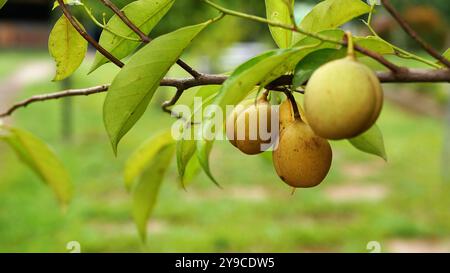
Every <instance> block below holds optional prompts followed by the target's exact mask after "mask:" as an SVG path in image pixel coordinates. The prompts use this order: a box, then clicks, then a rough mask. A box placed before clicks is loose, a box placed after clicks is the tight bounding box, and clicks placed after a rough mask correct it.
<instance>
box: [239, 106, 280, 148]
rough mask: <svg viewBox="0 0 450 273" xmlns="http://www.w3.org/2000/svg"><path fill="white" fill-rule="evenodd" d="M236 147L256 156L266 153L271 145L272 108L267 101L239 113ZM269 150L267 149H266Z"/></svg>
mask: <svg viewBox="0 0 450 273" xmlns="http://www.w3.org/2000/svg"><path fill="white" fill-rule="evenodd" d="M235 134H236V138H235V139H236V140H235V144H236V147H237V148H238V149H239V150H241V151H242V152H243V153H245V154H248V155H255V154H259V153H262V152H264V150H265V148H264V145H265V144H266V145H267V144H269V143H271V140H272V139H271V106H270V103H268V102H267V100H265V99H261V100H259V101H258V102H257V103H256V105H255V104H253V105H250V106H249V107H247V108H246V109H245V110H244V111H242V112H241V113H239V115H238V116H237V119H236V122H235ZM266 148H267V147H266Z"/></svg>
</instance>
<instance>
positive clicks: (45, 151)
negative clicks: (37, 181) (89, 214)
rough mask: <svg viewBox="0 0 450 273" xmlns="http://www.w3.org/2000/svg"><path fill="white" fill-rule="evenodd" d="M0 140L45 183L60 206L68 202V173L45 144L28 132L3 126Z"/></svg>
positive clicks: (69, 193)
mask: <svg viewBox="0 0 450 273" xmlns="http://www.w3.org/2000/svg"><path fill="white" fill-rule="evenodd" d="M0 140H3V141H5V142H6V143H8V144H9V146H10V147H11V148H12V149H13V150H14V151H15V152H16V154H17V155H18V156H19V158H20V159H21V160H22V162H23V163H24V164H26V165H27V166H28V167H29V168H30V169H31V170H32V171H33V172H35V173H36V174H37V175H38V176H39V177H40V178H41V179H42V180H43V181H44V182H45V183H47V185H48V186H49V187H50V188H51V189H52V190H53V192H54V193H55V195H56V197H57V198H58V200H59V203H60V204H61V205H62V206H66V205H67V204H68V203H69V201H70V199H71V197H72V192H73V187H72V183H71V180H70V177H69V174H68V173H67V171H66V169H65V168H64V166H63V164H62V163H61V161H60V160H59V159H58V158H57V157H56V155H55V154H54V153H53V151H52V150H51V149H50V148H49V147H48V146H47V144H45V143H44V142H42V141H41V140H40V139H38V138H37V137H35V136H34V135H32V134H31V133H30V132H27V131H24V130H20V129H17V128H9V127H3V126H0Z"/></svg>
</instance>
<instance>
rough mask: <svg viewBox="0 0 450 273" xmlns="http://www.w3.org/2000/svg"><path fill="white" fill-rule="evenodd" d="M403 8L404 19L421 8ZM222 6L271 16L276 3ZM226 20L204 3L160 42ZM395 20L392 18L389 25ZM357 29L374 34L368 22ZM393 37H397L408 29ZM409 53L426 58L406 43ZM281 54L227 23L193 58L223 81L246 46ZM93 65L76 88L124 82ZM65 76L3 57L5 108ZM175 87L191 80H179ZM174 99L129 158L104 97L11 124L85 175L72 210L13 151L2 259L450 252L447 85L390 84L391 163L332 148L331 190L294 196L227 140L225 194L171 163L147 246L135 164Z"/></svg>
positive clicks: (383, 123)
mask: <svg viewBox="0 0 450 273" xmlns="http://www.w3.org/2000/svg"><path fill="white" fill-rule="evenodd" d="M219 2H220V1H219ZM302 2H303V1H302ZM310 2H312V3H314V2H317V1H310ZM398 2H400V4H402V5H403V6H400V5H399V7H400V8H402V10H403V11H406V10H407V9H408V8H412V7H415V8H417V5H416V6H414V5H412V6H406V5H405V2H406V1H398ZM408 2H409V1H408ZM419 2H421V1H416V2H415V3H419ZM222 3H223V4H226V5H227V6H229V7H233V8H236V9H240V10H244V11H248V12H251V13H254V14H259V15H263V14H264V5H263V1H259V0H258V1H256V0H252V1H222ZM411 3H413V1H411ZM442 3H446V1H428V5H429V6H431V7H433V6H434V7H435V9H434V10H435V11H436V12H438V11H439V12H438V13H440V14H441V15H442V17H441V18H442V21H440V22H439V24H442V25H443V26H447V25H446V23H445V22H446V21H448V18H446V16H449V15H450V12H448V9H447V11H445V9H444V8H445V7H447V8H448V4H447V5H443V6H440V5H442ZM419 4H420V3H419ZM304 8H305V9H307V6H304ZM188 10H190V11H192V13H191V12H190V11H188ZM203 10H205V11H206V10H208V12H203ZM299 12H302V11H301V10H300V11H299ZM185 14H190V15H189V16H185ZM214 15H215V12H214V11H211V10H209V9H206V8H205V7H203V6H201V5H200V4H198V2H197V1H194V0H192V1H188V0H182V1H177V4H176V5H175V6H174V9H173V11H172V12H171V13H169V15H168V16H167V17H166V18H165V19H164V20H163V22H162V23H161V26H160V27H159V28H158V29H157V30H156V31H155V33H154V34H153V36H155V35H158V34H159V33H165V32H167V31H170V30H173V29H175V28H177V27H179V26H182V25H185V24H190V23H194V22H199V21H202V20H203V19H205V18H208V17H210V16H214ZM383 16H384V14H383V13H381V12H380V14H377V16H376V18H382V17H383ZM1 18H2V12H1V11H0V20H1ZM380 20H381V19H380ZM12 22H13V21H10V20H8V21H0V41H2V39H1V37H4V35H3V36H2V33H4V32H5V29H4V27H5V24H13V23H12ZM230 26H231V28H232V29H233V31H229V28H230ZM382 26H384V25H382ZM2 27H3V28H2ZM351 27H353V28H356V29H358V30H360V31H361V33H364V30H363V29H360V28H359V27H360V24H356V25H353V26H351ZM48 29H50V26H49V25H48ZM444 29H448V27H444ZM381 30H383V31H385V35H393V33H396V32H397V31H398V27H396V26H395V28H393V30H391V29H389V28H387V29H383V28H382V29H381ZM47 34H48V33H47ZM439 35H440V36H439ZM439 35H437V36H436V37H437V38H436V39H437V41H436V42H434V44H435V45H436V46H439V43H442V46H441V47H442V48H440V49H441V50H442V49H443V48H444V47H445V44H446V42H447V41H448V39H447V40H446V38H445V37H444V38H443V41H441V40H440V38H442V37H441V36H442V35H441V34H439ZM394 36H395V35H394ZM237 42H241V43H240V44H239V46H236V43H237ZM242 42H245V43H244V44H243V43H242ZM398 42H399V43H403V44H404V46H407V47H410V48H412V49H414V48H415V47H414V45H413V44H410V43H408V42H406V41H405V40H403V39H399V40H398ZM255 44H257V45H258V46H257V47H255V46H254V45H255ZM447 45H448V43H447ZM270 47H273V43H272V41H271V40H270V34H269V31H268V30H267V29H266V27H265V26H261V25H258V24H255V23H251V22H247V21H243V20H239V19H232V18H226V19H225V20H223V21H221V22H220V23H218V24H215V25H214V26H212V27H211V28H210V29H208V31H207V32H206V33H203V34H202V35H201V36H200V37H199V38H198V39H197V40H196V41H195V42H194V44H193V45H192V46H191V48H190V50H189V52H188V53H187V54H186V55H185V56H184V57H183V58H184V59H185V60H187V61H188V62H189V63H191V64H193V65H194V66H197V67H200V68H201V69H204V71H206V70H211V71H214V72H223V71H225V70H226V69H227V68H226V67H227V65H229V64H228V63H227V62H226V61H224V57H223V56H224V55H225V56H226V57H229V58H231V57H233V54H234V53H236V52H242V48H244V49H247V51H250V52H253V51H257V50H259V49H261V50H262V49H264V48H270ZM255 48H256V49H255ZM230 49H231V50H230ZM247 51H245V50H244V52H245V53H247ZM224 52H226V53H224ZM255 54H257V52H255ZM418 54H422V53H421V52H420V51H418ZM243 55H245V54H243ZM245 56H246V55H245ZM248 57H251V56H248ZM91 61H92V54H91V55H90V57H89V58H88V59H87V60H86V61H85V62H84V64H83V66H82V67H81V69H80V70H79V71H78V72H77V73H76V74H75V75H74V76H73V78H72V79H71V83H70V86H71V87H73V88H83V87H88V86H92V85H97V84H103V83H108V82H110V81H111V79H112V78H113V77H114V75H115V74H116V73H117V72H118V70H117V69H116V68H114V67H113V66H112V65H106V66H104V67H102V68H101V69H99V70H98V71H96V72H94V73H93V74H91V75H89V76H86V73H87V71H88V68H89V66H90V64H91ZM393 61H396V62H398V63H400V64H406V65H410V66H414V67H421V65H420V64H417V63H414V62H412V61H408V62H406V61H403V60H400V59H393ZM368 63H369V64H371V65H373V67H374V68H379V67H378V66H377V65H376V64H374V63H372V62H368ZM53 69H54V68H53V63H52V60H51V58H50V56H49V55H48V53H47V52H46V50H45V48H35V49H30V48H29V46H20V47H16V48H14V49H13V48H11V47H7V46H3V47H2V48H1V49H0V110H4V109H5V108H6V107H7V106H9V105H11V104H12V103H13V102H15V101H18V100H20V99H24V98H27V97H29V96H31V95H34V94H40V93H47V92H53V91H58V90H61V89H62V88H64V86H62V85H61V83H52V82H51V79H52V77H53V73H54V70H53ZM170 75H171V76H184V75H185V74H183V73H182V72H181V71H180V70H179V69H178V68H174V69H173V70H172V71H171V72H170ZM173 92H174V91H173V90H170V89H163V88H161V89H160V90H159V91H158V93H157V95H156V96H155V99H154V101H153V102H152V104H151V106H150V107H149V109H148V111H147V112H146V114H145V115H144V117H143V118H142V120H141V121H140V122H139V123H138V124H137V126H136V127H135V128H134V129H133V130H132V131H131V132H130V133H129V134H128V135H127V136H126V137H125V139H124V141H123V142H122V144H121V146H120V151H119V156H118V158H115V157H114V156H113V153H112V151H111V148H110V144H109V141H108V138H107V135H106V133H105V131H104V127H103V122H102V102H103V100H104V94H99V95H93V96H90V97H77V98H73V99H72V100H71V103H70V102H67V100H66V101H65V102H64V101H49V102H45V103H37V104H34V105H32V106H30V107H28V108H26V109H21V110H19V111H17V112H16V113H15V114H14V115H13V117H12V118H11V119H8V120H7V121H8V122H9V123H11V124H14V125H15V126H18V127H21V128H25V129H27V130H29V131H31V132H33V133H34V134H36V135H38V136H40V137H41V138H42V139H44V140H45V141H46V142H47V143H50V144H51V145H52V146H53V147H54V149H55V151H56V152H57V154H58V155H59V156H60V157H61V158H62V160H63V162H64V163H65V164H66V166H67V168H68V170H69V172H70V173H71V175H72V177H73V180H74V183H75V186H76V194H75V198H74V200H73V202H72V204H71V205H70V207H69V208H68V210H67V211H66V212H65V213H64V212H62V211H61V210H60V209H59V207H58V206H57V203H56V201H55V199H54V196H53V195H52V193H51V192H50V191H49V189H48V188H47V187H46V186H45V185H44V184H43V183H42V182H41V181H40V180H39V179H38V178H37V177H36V176H35V175H34V174H33V173H31V172H30V171H29V170H28V169H27V168H26V167H25V166H24V165H22V164H21V163H20V162H19V160H18V159H17V157H16V156H15V155H14V153H13V152H12V151H11V150H10V149H9V148H8V147H7V146H6V145H4V144H2V143H0V252H67V251H68V250H67V249H66V244H67V243H68V242H70V241H78V242H80V244H81V251H82V252H141V251H144V252H210V251H217V252H232V251H238V252H331V251H333V252H334V251H337V252H368V251H369V250H368V249H367V248H366V246H367V244H368V243H369V242H370V241H377V242H379V243H380V245H381V250H382V251H384V252H388V251H392V252H414V251H433V252H435V251H437V252H448V251H450V217H449V216H450V215H449V208H450V198H448V196H449V194H450V176H449V167H450V162H449V150H450V148H449V147H448V146H449V144H448V143H449V142H450V129H449V118H448V116H449V111H450V110H449V108H450V107H448V97H449V92H450V86H449V85H448V84H403V85H398V84H389V85H385V93H386V97H387V98H386V103H385V108H384V110H383V113H382V115H381V117H380V119H379V122H378V124H379V126H380V128H381V130H382V131H383V133H384V137H385V144H386V150H387V154H388V162H384V161H383V160H382V159H379V158H376V157H374V156H370V155H366V154H362V153H360V152H358V151H356V150H355V149H354V148H352V147H351V146H350V145H349V144H348V143H346V142H345V141H341V142H333V143H332V146H333V152H334V162H333V166H332V170H331V172H330V174H329V175H328V177H327V179H326V180H325V181H324V182H323V183H322V184H321V185H320V186H319V187H317V188H314V189H307V190H298V191H297V192H296V193H295V194H294V195H291V189H290V188H289V187H287V186H286V185H285V184H284V183H282V182H281V181H280V180H279V178H278V177H277V176H276V173H275V172H274V170H273V167H272V163H271V162H270V161H269V160H267V159H266V158H265V157H263V156H256V157H248V156H244V155H242V154H241V153H240V152H238V151H237V150H236V149H235V148H234V147H232V146H231V145H230V144H229V143H228V142H224V141H222V142H218V143H217V145H216V146H215V149H214V151H213V154H212V168H213V172H214V173H215V174H216V177H217V178H218V180H219V182H221V184H222V186H223V187H224V189H223V190H221V189H218V188H217V187H215V186H214V185H213V184H212V183H211V182H210V181H209V180H208V179H207V177H206V176H205V175H204V174H201V175H199V176H198V177H197V178H196V179H195V181H194V182H193V183H192V186H191V187H190V188H188V189H187V191H184V190H182V189H180V187H179V185H178V182H177V174H176V166H175V162H172V166H171V167H170V170H169V172H168V176H167V178H166V180H165V182H164V184H163V187H162V192H161V195H160V197H159V201H158V203H157V206H156V208H155V212H154V214H153V216H152V218H151V220H150V221H149V224H148V232H149V236H148V241H147V243H142V242H141V241H140V239H139V236H138V234H137V231H136V229H135V226H134V223H133V220H132V218H131V202H130V196H129V194H128V193H127V191H126V190H125V187H124V185H123V180H122V171H123V166H124V162H125V160H126V159H127V157H128V156H129V155H130V154H131V153H132V152H133V151H134V149H136V148H137V147H138V146H139V145H140V143H142V142H143V141H145V140H146V139H147V138H149V137H150V136H152V135H154V134H156V133H157V132H159V131H160V130H162V129H163V128H167V127H169V126H170V125H171V124H172V122H173V121H174V120H173V119H172V118H171V117H170V116H168V115H167V114H165V113H163V112H162V111H161V109H160V104H161V102H162V101H164V100H165V99H167V98H169V97H170V95H171V94H173ZM184 100H185V101H187V100H188V97H186V98H184ZM67 105H72V107H73V109H72V110H71V111H70V112H71V113H72V118H71V119H70V120H72V122H73V126H72V127H70V128H71V130H70V128H69V135H70V136H71V137H67V135H66V137H64V136H63V133H62V131H63V128H66V129H65V130H67V120H66V119H64V115H65V114H64V113H65V112H67ZM446 116H447V118H446ZM66 134H67V131H66Z"/></svg>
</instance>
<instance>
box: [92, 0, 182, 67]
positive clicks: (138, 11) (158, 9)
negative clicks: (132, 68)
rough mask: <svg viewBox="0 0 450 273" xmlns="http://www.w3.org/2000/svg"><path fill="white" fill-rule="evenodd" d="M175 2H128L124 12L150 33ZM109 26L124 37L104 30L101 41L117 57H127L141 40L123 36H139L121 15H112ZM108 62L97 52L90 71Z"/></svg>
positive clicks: (168, 0) (161, 0) (144, 0)
mask: <svg viewBox="0 0 450 273" xmlns="http://www.w3.org/2000/svg"><path fill="white" fill-rule="evenodd" d="M174 2H175V0H159V1H153V0H139V1H136V2H132V3H131V4H128V5H127V6H126V7H124V8H123V12H124V13H125V15H127V17H128V18H129V19H130V20H131V21H132V22H133V23H134V24H135V25H136V26H137V27H138V28H139V29H140V30H141V31H142V32H143V33H145V34H149V33H150V32H151V30H152V29H153V28H154V27H155V26H156V24H158V22H159V21H160V20H161V18H162V17H164V15H165V14H166V13H167V12H168V11H169V9H170V8H171V7H172V5H173V3H174ZM107 27H108V28H109V29H111V30H113V31H114V33H117V34H119V35H120V36H122V37H120V36H116V35H114V34H112V33H111V32H109V31H103V32H102V34H101V36H100V41H99V43H100V45H101V46H103V47H104V48H105V49H106V50H108V51H109V52H110V53H111V54H112V55H114V56H115V57H116V58H118V59H123V58H125V57H127V56H128V55H130V54H131V53H133V51H134V50H135V49H136V48H137V47H138V46H139V45H140V44H141V42H138V41H132V40H129V39H125V38H123V37H128V38H139V36H138V35H137V34H136V33H135V32H134V31H133V30H131V29H130V28H129V27H128V26H127V25H126V24H125V23H124V22H123V21H122V20H121V19H120V18H119V16H117V15H114V16H113V17H111V19H110V20H109V21H108V23H107ZM107 62H109V60H108V59H107V58H106V57H105V56H103V55H102V54H101V53H99V52H97V53H96V55H95V60H94V63H93V65H92V68H91V70H90V72H92V71H94V70H96V69H97V68H99V67H100V66H102V65H103V64H105V63H107Z"/></svg>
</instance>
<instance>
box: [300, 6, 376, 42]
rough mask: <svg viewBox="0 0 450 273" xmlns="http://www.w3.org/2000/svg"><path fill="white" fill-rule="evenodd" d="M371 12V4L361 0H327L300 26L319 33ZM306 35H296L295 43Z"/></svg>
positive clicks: (312, 11) (314, 9) (316, 7)
mask: <svg viewBox="0 0 450 273" xmlns="http://www.w3.org/2000/svg"><path fill="white" fill-rule="evenodd" d="M368 12H370V6H368V5H367V4H365V3H364V2H363V1H361V0H325V1H322V2H320V3H319V4H317V5H316V6H315V7H314V8H313V9H312V10H311V11H310V12H309V13H308V14H307V15H306V16H305V18H303V20H302V22H301V23H300V28H302V29H304V30H306V31H309V32H314V33H317V32H319V31H322V30H327V29H333V28H337V27H339V26H341V25H343V24H345V23H347V22H348V21H350V20H352V19H353V18H356V17H358V16H361V15H363V14H365V13H368ZM303 37H305V35H303V34H298V33H296V34H295V35H294V44H295V43H296V42H298V41H299V40H300V39H302V38H303Z"/></svg>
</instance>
